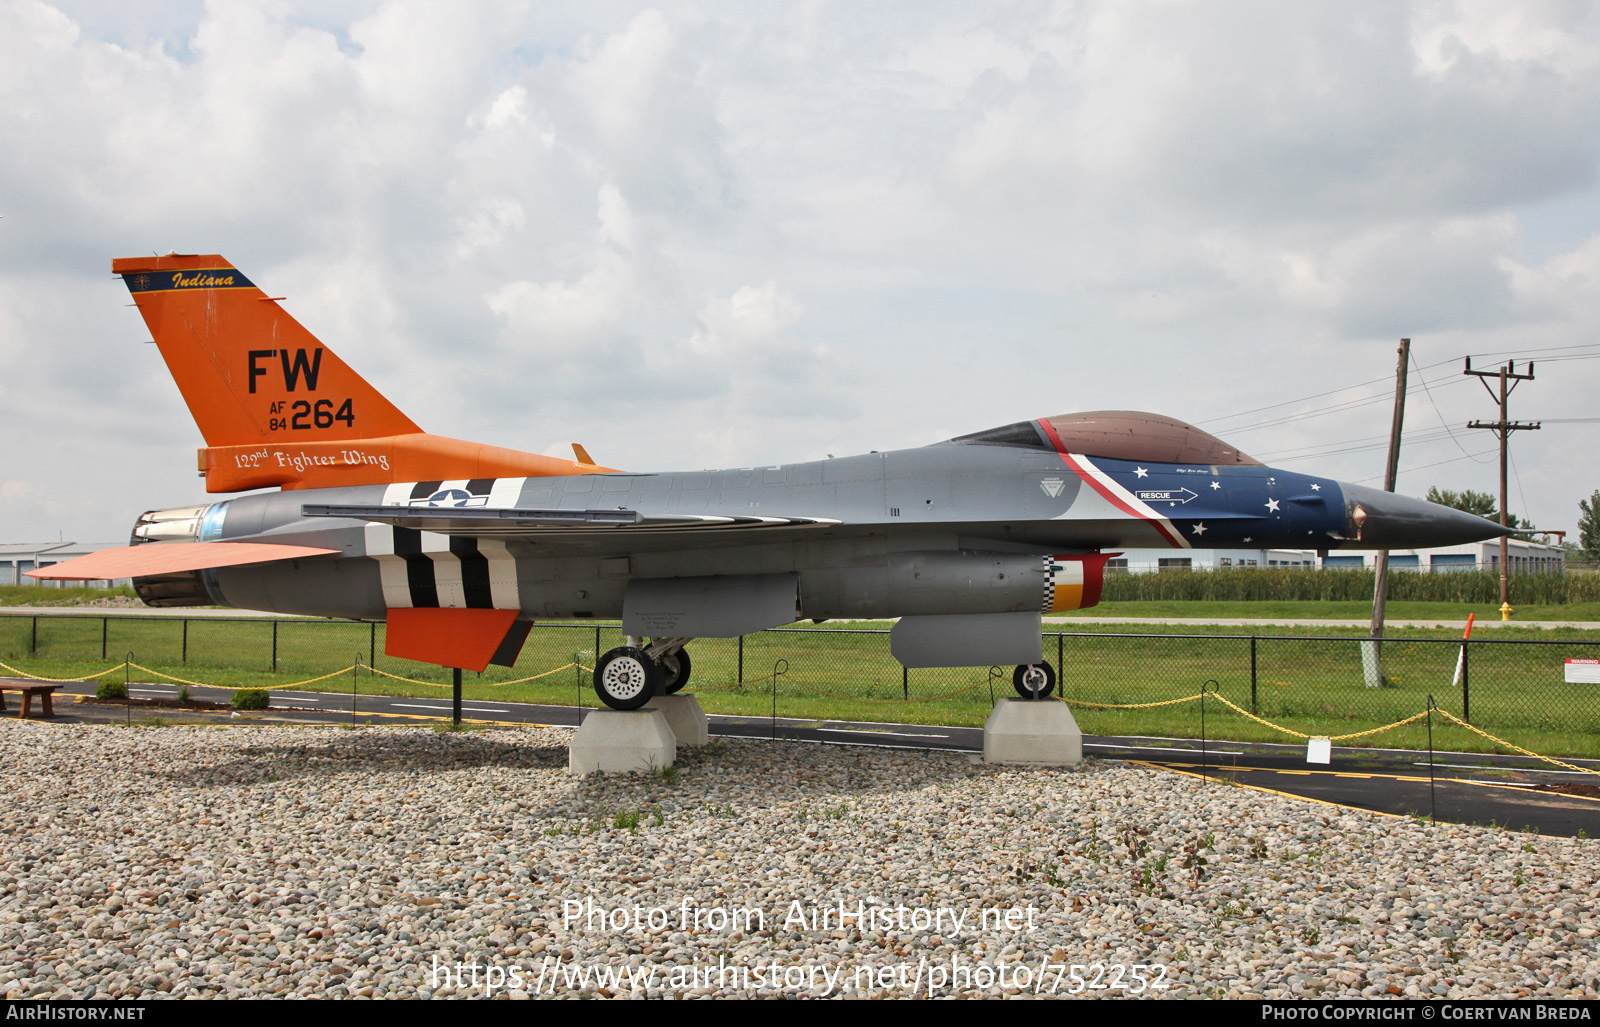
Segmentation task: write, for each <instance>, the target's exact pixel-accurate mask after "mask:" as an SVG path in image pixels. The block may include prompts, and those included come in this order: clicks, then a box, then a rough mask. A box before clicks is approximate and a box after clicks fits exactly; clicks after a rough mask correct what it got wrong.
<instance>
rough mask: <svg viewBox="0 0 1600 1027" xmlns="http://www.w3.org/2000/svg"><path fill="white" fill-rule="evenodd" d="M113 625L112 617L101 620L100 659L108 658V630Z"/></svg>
mask: <svg viewBox="0 0 1600 1027" xmlns="http://www.w3.org/2000/svg"><path fill="white" fill-rule="evenodd" d="M110 623H111V618H110V617H101V618H100V658H101V659H102V660H103V659H105V658H106V628H107V626H108V625H110Z"/></svg>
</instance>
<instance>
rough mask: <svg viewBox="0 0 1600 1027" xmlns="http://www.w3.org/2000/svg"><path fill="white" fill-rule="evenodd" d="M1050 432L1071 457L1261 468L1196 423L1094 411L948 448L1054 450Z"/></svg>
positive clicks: (969, 438)
mask: <svg viewBox="0 0 1600 1027" xmlns="http://www.w3.org/2000/svg"><path fill="white" fill-rule="evenodd" d="M1044 425H1049V428H1050V431H1046V430H1045V428H1044ZM1050 432H1054V433H1055V436H1056V438H1058V439H1060V440H1061V446H1062V448H1063V449H1065V450H1066V451H1067V452H1068V453H1082V454H1083V455H1085V456H1103V457H1108V458H1110V459H1112V460H1147V461H1151V462H1153V463H1164V464H1204V465H1207V466H1219V465H1222V466H1234V465H1243V466H1250V467H1259V466H1261V461H1259V460H1256V459H1254V458H1253V457H1249V456H1246V455H1245V454H1244V453H1241V452H1239V451H1238V450H1237V449H1235V448H1234V447H1232V446H1230V445H1228V444H1227V443H1226V442H1223V441H1222V440H1221V439H1219V438H1217V437H1216V436H1215V435H1209V434H1207V433H1205V432H1203V431H1201V430H1200V429H1199V428H1196V427H1195V426H1194V425H1192V424H1185V423H1184V422H1182V421H1180V420H1177V419H1176V418H1172V417H1163V416H1162V415H1160V414H1147V413H1141V412H1139V411H1136V410H1092V411H1088V412H1086V413H1081V414H1060V415H1058V416H1056V417H1044V418H1040V419H1039V420H1037V421H1018V422H1017V423H1016V424H1008V425H1005V426H1004V427H1001V428H990V429H989V430H988V431H980V432H975V433H973V434H971V435H961V436H958V437H956V438H953V439H950V440H949V441H948V442H946V443H945V445H958V446H1021V447H1024V448H1028V449H1048V450H1052V451H1053V450H1054V449H1055V448H1056V446H1055V442H1054V441H1053V440H1052V439H1051V438H1050Z"/></svg>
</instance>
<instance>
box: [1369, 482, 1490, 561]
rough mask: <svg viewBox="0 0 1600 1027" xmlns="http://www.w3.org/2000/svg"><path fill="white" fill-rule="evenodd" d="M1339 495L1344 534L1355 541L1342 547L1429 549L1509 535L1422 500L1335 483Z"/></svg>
mask: <svg viewBox="0 0 1600 1027" xmlns="http://www.w3.org/2000/svg"><path fill="white" fill-rule="evenodd" d="M1339 487H1340V488H1341V489H1343V490H1344V500H1345V517H1346V520H1347V521H1348V522H1349V523H1348V524H1347V526H1346V531H1345V534H1346V535H1347V536H1348V537H1350V538H1352V539H1354V538H1356V536H1357V531H1359V533H1360V541H1358V542H1347V543H1346V544H1345V547H1346V548H1359V549H1432V548H1435V547H1437V546H1458V545H1461V544H1462V543H1465V542H1481V541H1483V540H1484V539H1490V538H1499V537H1500V536H1502V535H1510V534H1511V532H1510V531H1509V530H1508V529H1506V528H1502V527H1501V526H1500V525H1498V524H1496V523H1495V522H1494V521H1491V520H1489V519H1488V518H1487V517H1479V516H1478V515H1477V514H1470V513H1467V512H1466V511H1465V510H1456V509H1452V508H1451V507H1448V506H1440V505H1439V504H1438V503H1430V502H1428V501H1427V500H1425V499H1412V498H1411V497H1410V496H1400V495H1396V494H1394V493H1393V492H1384V491H1383V490H1382V489H1373V488H1366V487H1365V486H1362V485H1346V484H1343V483H1340V485H1339Z"/></svg>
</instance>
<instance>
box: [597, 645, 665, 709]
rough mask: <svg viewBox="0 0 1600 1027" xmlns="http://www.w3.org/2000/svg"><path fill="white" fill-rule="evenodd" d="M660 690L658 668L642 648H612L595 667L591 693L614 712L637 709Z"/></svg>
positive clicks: (659, 671) (659, 669)
mask: <svg viewBox="0 0 1600 1027" xmlns="http://www.w3.org/2000/svg"><path fill="white" fill-rule="evenodd" d="M660 689H661V668H659V667H657V666H656V664H655V661H654V660H652V659H650V657H648V656H646V655H645V652H644V650H643V649H638V648H635V647H633V646H621V647H619V648H616V649H612V650H611V651H610V652H608V653H606V654H605V655H604V656H602V657H600V661H599V662H598V663H596V664H595V667H594V691H595V694H596V695H598V696H599V697H600V701H601V702H603V703H605V704H606V705H607V706H609V707H611V708H612V709H614V710H636V709H638V708H639V707H641V706H643V705H644V704H645V703H647V702H649V701H650V700H651V699H653V698H654V697H655V696H656V694H657V693H658V692H659V691H660Z"/></svg>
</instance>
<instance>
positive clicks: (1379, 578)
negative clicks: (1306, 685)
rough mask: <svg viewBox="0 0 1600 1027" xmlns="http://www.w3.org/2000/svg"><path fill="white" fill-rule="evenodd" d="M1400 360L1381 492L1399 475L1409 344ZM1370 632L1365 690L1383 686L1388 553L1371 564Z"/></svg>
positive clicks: (1364, 647)
mask: <svg viewBox="0 0 1600 1027" xmlns="http://www.w3.org/2000/svg"><path fill="white" fill-rule="evenodd" d="M1399 354H1400V360H1399V363H1398V364H1396V365H1395V369H1394V421H1393V422H1392V423H1391V424H1390V426H1389V463H1388V465H1387V466H1386V467H1385V468H1384V472H1383V490H1384V491H1385V492H1393V491H1394V486H1395V479H1396V478H1397V477H1399V474H1400V430H1401V426H1402V425H1403V424H1404V423H1405V417H1406V368H1407V367H1408V366H1410V363H1411V340H1410V339H1401V340H1400V350H1399ZM1373 571H1374V573H1373V576H1372V630H1371V631H1370V632H1369V633H1368V635H1369V637H1368V641H1365V642H1362V643H1361V672H1362V676H1363V677H1364V678H1365V679H1366V684H1367V687H1368V688H1381V687H1382V686H1383V659H1382V652H1381V647H1382V645H1383V607H1384V603H1385V602H1386V601H1387V600H1388V596H1389V551H1388V550H1387V549H1380V550H1378V555H1377V558H1376V559H1375V560H1373Z"/></svg>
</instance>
